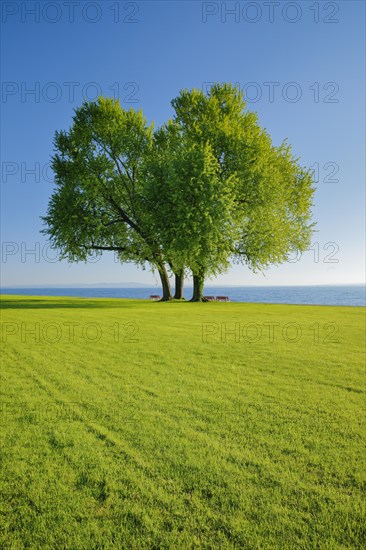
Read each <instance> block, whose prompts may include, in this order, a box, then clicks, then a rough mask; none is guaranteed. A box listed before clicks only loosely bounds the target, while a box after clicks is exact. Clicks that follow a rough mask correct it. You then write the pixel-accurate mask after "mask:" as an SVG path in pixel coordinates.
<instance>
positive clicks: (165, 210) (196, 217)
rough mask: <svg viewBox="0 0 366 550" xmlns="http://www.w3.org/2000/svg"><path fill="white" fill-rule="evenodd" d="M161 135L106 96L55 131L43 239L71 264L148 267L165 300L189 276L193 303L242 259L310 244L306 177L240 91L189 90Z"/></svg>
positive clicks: (278, 257)
mask: <svg viewBox="0 0 366 550" xmlns="http://www.w3.org/2000/svg"><path fill="white" fill-rule="evenodd" d="M172 107H173V110H174V116H173V117H172V119H170V120H168V121H167V123H166V124H164V125H163V126H162V127H161V128H158V129H156V130H154V127H153V125H148V123H147V121H146V119H145V118H144V117H143V114H142V112H141V111H137V112H136V111H134V110H133V109H130V110H124V109H123V108H122V107H121V105H120V104H119V102H118V101H117V100H113V99H108V98H102V97H101V98H99V99H98V101H95V102H85V103H84V104H83V105H82V106H81V107H80V108H79V109H76V111H75V115H74V117H73V124H72V126H71V128H70V129H69V130H68V131H62V132H56V135H55V140H54V145H55V154H54V156H53V159H52V167H53V170H54V173H55V183H56V189H55V191H54V192H53V194H52V196H51V199H50V203H49V207H48V212H47V215H46V216H45V217H44V218H43V220H44V222H45V224H46V227H45V229H44V230H43V232H44V233H45V234H46V235H48V237H49V238H50V240H51V243H52V244H53V245H54V246H55V247H57V248H59V249H60V251H61V254H62V257H63V258H67V259H68V260H69V261H81V260H84V261H85V260H86V259H87V258H88V256H89V255H90V254H91V253H93V251H96V252H97V253H102V252H103V251H106V250H112V251H115V252H116V253H117V254H118V257H119V259H120V260H121V262H126V261H129V262H134V263H136V264H138V265H144V266H145V265H149V266H151V267H152V268H153V269H156V270H157V271H158V273H159V275H160V278H161V282H162V287H163V300H169V299H171V298H172V294H171V289H170V282H169V275H168V272H169V271H170V272H172V273H173V274H175V278H176V285H175V286H176V294H175V297H176V298H182V287H183V278H184V275H185V274H187V273H188V272H191V273H192V275H193V281H194V292H193V298H192V299H193V300H194V301H203V300H204V296H203V285H204V280H205V278H206V277H208V276H212V275H217V274H218V273H221V272H223V271H225V270H227V269H228V268H229V266H230V265H231V264H232V263H233V262H236V263H243V264H246V265H248V266H249V267H250V268H251V269H253V270H258V269H265V268H267V267H269V266H270V265H271V264H279V263H282V262H284V261H286V260H287V259H288V258H289V255H290V254H292V253H293V252H297V251H304V250H306V249H307V248H308V246H309V244H310V238H311V234H312V227H313V224H312V223H311V206H312V196H313V192H314V187H313V181H312V174H311V172H310V170H307V169H306V168H304V167H302V166H301V165H300V164H299V159H297V158H295V157H294V156H293V154H292V152H291V147H290V145H289V144H288V143H287V141H284V142H283V143H282V144H280V145H279V146H274V145H273V144H272V141H271V138H270V136H269V134H268V133H267V132H266V130H265V129H262V128H261V127H260V125H259V123H258V118H257V115H256V113H254V112H251V111H249V110H247V109H246V105H245V102H244V100H243V97H242V95H241V93H240V91H239V89H238V88H236V87H234V86H232V85H230V84H224V85H219V84H217V85H215V86H213V87H212V89H211V90H210V91H209V92H208V93H207V94H204V93H203V92H202V91H201V90H191V91H189V90H183V91H182V92H181V93H180V94H179V96H178V97H177V98H175V99H174V100H173V101H172Z"/></svg>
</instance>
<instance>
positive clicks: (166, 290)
mask: <svg viewBox="0 0 366 550" xmlns="http://www.w3.org/2000/svg"><path fill="white" fill-rule="evenodd" d="M157 268H158V271H159V275H160V280H161V285H162V287H163V297H162V298H161V300H159V301H160V302H168V301H169V300H171V299H172V291H171V288H170V281H169V277H168V272H167V270H166V269H165V266H164V265H163V264H159V265H158V266H157Z"/></svg>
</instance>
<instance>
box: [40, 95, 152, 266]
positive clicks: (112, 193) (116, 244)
mask: <svg viewBox="0 0 366 550" xmlns="http://www.w3.org/2000/svg"><path fill="white" fill-rule="evenodd" d="M151 147H152V127H148V126H147V125H146V120H145V119H144V118H143V116H142V113H141V112H135V111H134V110H133V109H130V110H129V111H126V110H124V109H122V108H121V106H120V104H119V103H118V102H117V101H114V100H112V99H105V98H100V99H99V100H98V102H96V103H95V102H89V103H84V104H83V106H82V107H81V108H80V109H77V110H76V112H75V116H74V118H73V125H72V127H71V129H70V130H69V131H68V132H57V133H56V137H55V149H56V153H55V155H54V157H53V161H52V167H53V170H54V173H55V182H56V190H55V192H54V193H53V195H52V197H51V200H50V204H49V208H48V212H47V215H46V216H45V218H44V221H45V222H46V225H47V227H46V229H45V230H44V233H45V234H46V235H48V236H49V237H50V240H51V242H52V243H53V245H54V246H55V247H58V248H59V249H60V250H61V252H62V253H63V256H64V257H67V258H68V259H69V260H70V261H77V260H86V259H87V256H88V254H89V253H90V252H91V251H93V250H97V251H102V250H103V249H111V250H115V251H116V252H118V254H119V256H120V258H121V260H122V261H123V260H124V261H125V260H131V261H135V262H137V263H144V262H145V261H147V260H148V261H152V260H153V258H154V257H155V256H156V255H157V254H158V253H159V247H158V246H157V244H156V243H155V242H154V240H153V238H152V236H151V231H150V230H149V228H148V227H147V226H146V216H145V213H144V208H143V201H142V197H141V193H140V189H141V178H140V175H141V170H142V164H143V161H144V157H145V156H146V155H147V154H148V151H149V149H151Z"/></svg>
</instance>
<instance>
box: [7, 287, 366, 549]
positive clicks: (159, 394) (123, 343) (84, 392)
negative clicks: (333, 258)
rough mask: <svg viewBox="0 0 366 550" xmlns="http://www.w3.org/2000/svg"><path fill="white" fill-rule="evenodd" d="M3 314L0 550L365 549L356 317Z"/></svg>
mask: <svg viewBox="0 0 366 550" xmlns="http://www.w3.org/2000/svg"><path fill="white" fill-rule="evenodd" d="M1 302H2V311H1V329H2V349H3V352H2V363H1V379H2V380H1V403H2V415H1V449H0V450H1V472H2V473H1V490H2V495H3V498H2V509H1V518H2V521H1V523H2V528H1V542H0V544H1V546H2V547H3V548H11V549H18V548H19V549H21V548H34V549H42V550H43V549H51V548H52V549H55V548H65V549H73V550H79V549H94V548H106V549H108V548H126V549H136V550H137V549H144V548H149V549H150V548H151V549H153V548H154V549H160V548H164V549H165V548H166V549H168V548H172V549H189V548H205V549H212V548H220V549H226V548H244V549H267V548H268V549H277V548H278V549H281V550H283V549H287V548H304V549H309V548H327V549H332V550H333V549H336V548H342V549H343V548H364V547H365V545H366V527H365V516H366V504H365V488H366V483H365V479H366V473H365V472H366V467H365V466H366V464H365V422H364V421H365V364H364V351H365V340H364V334H365V310H364V308H361V307H357V308H356V307H326V306H286V305H267V304H243V303H241V304H239V303H237V304H236V303H228V304H225V303H207V304H190V303H151V302H147V301H134V300H118V299H113V300H112V299H109V300H108V299H78V298H65V297H60V298H59V297H50V298H45V297H30V296H2V300H1Z"/></svg>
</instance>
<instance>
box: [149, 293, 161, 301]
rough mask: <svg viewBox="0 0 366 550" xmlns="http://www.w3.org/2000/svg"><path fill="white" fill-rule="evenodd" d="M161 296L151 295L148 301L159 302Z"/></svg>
mask: <svg viewBox="0 0 366 550" xmlns="http://www.w3.org/2000/svg"><path fill="white" fill-rule="evenodd" d="M160 299H161V296H159V294H151V296H150V300H160Z"/></svg>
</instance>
